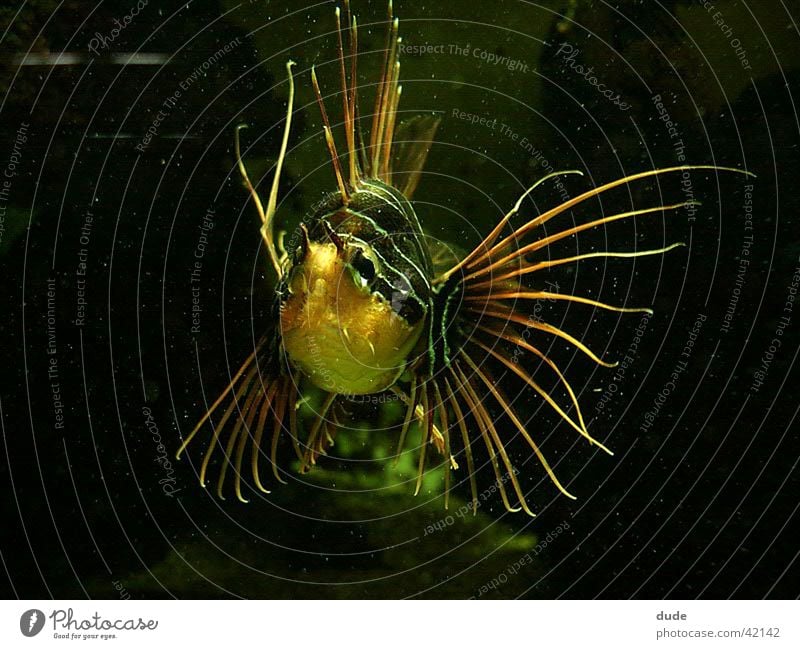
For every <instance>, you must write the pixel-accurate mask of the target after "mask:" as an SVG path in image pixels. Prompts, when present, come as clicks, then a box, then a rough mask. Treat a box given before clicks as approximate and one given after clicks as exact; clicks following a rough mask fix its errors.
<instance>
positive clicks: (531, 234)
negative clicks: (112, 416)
mask: <svg viewBox="0 0 800 649" xmlns="http://www.w3.org/2000/svg"><path fill="white" fill-rule="evenodd" d="M343 6H344V12H342V11H341V9H340V8H338V7H337V8H336V11H335V20H336V33H337V36H338V48H337V49H338V51H337V62H338V68H339V70H338V74H339V77H340V82H341V93H340V94H341V101H342V105H341V111H342V112H341V118H342V119H341V123H342V125H343V128H342V130H343V133H334V129H333V127H332V126H331V123H332V121H331V119H330V117H329V114H328V112H327V107H326V104H325V101H324V99H323V96H322V93H321V91H320V85H319V81H318V78H317V74H316V69H315V67H313V66H312V67H311V70H310V81H311V85H312V86H313V90H314V94H315V96H316V102H317V104H318V107H319V111H320V115H321V118H322V130H323V135H324V140H325V144H326V148H327V158H329V160H330V169H331V172H332V176H333V178H332V183H331V184H332V190H331V191H330V192H329V193H328V194H326V195H325V197H324V198H323V199H322V200H321V201H319V202H318V203H317V204H316V205H315V206H314V207H313V209H312V210H311V212H310V213H309V214H308V215H307V216H306V217H304V218H303V220H302V222H301V224H300V225H299V227H298V228H297V229H296V230H295V231H294V232H293V233H292V234H291V236H287V233H286V232H280V233H278V234H277V235H276V226H275V220H276V212H277V204H278V192H279V184H280V178H281V173H282V168H283V164H284V161H285V159H286V157H287V147H288V141H289V134H290V130H291V123H292V116H293V111H294V107H293V103H294V94H295V85H294V84H295V81H294V75H293V71H292V69H293V67H294V66H295V63H294V62H293V61H291V60H290V61H288V62H287V64H286V74H287V81H288V87H289V96H288V103H287V111H286V118H285V124H284V128H283V137H282V140H281V144H280V151H279V154H278V157H277V161H276V163H275V169H274V174H273V178H272V184H271V188H270V192H269V196H268V198H267V202H266V206H265V205H264V204H263V203H262V201H261V198H260V197H259V195H258V193H257V191H256V189H255V188H254V186H253V183H252V182H251V180H250V178H249V176H248V173H247V169H246V165H245V163H244V161H243V159H242V155H241V147H240V141H239V138H240V130H241V129H242V128H244V125H240V126H238V127H237V128H236V131H235V150H236V157H237V160H238V169H239V172H240V174H241V176H242V179H243V181H244V184H245V186H246V188H247V190H248V192H249V195H250V197H251V199H252V201H253V203H254V205H255V208H256V211H257V212H258V214H259V217H260V222H261V226H260V234H261V237H262V240H263V245H264V249H265V251H266V256H267V257H268V259H269V265H270V266H271V268H272V271H274V274H275V277H276V285H275V290H274V295H273V299H272V304H271V308H270V310H269V324H268V326H267V331H266V332H265V333H264V335H263V336H262V337H261V338H260V339H259V341H258V343H257V344H256V346H255V349H254V350H253V352H252V353H251V354H250V355H249V357H248V358H247V359H246V360H245V361H244V363H243V364H242V365H241V367H240V368H239V369H238V371H237V372H236V373H235V374H234V375H233V377H232V380H231V381H230V383H229V384H228V386H227V387H226V388H225V389H224V390H223V391H222V393H221V394H220V395H219V397H218V398H217V399H216V400H215V401H214V402H213V403H212V404H211V405H210V407H209V408H208V409H207V411H206V413H205V414H204V415H203V417H202V418H201V419H200V420H199V421H198V423H197V425H196V426H195V427H194V428H193V429H192V430H191V432H190V433H189V434H188V435H186V436H185V437H184V439H183V441H182V443H181V445H180V448H179V449H178V451H177V457H178V458H179V459H180V457H181V456H182V454H183V453H184V452H185V451H186V449H187V448H188V447H189V445H190V444H191V443H192V442H193V440H194V439H196V437H197V435H198V434H199V432H200V431H201V430H203V429H204V428H206V427H207V428H209V429H210V431H211V438H210V441H209V443H208V445H207V447H206V449H205V452H204V454H203V459H202V461H201V464H200V470H199V481H200V484H201V485H202V486H206V485H207V481H208V477H209V473H210V471H211V468H210V467H211V463H212V459H213V458H214V457H215V455H216V454H221V459H220V461H219V462H218V463H217V465H216V466H218V467H219V473H218V476H217V480H216V483H217V484H216V486H217V489H216V491H217V495H218V496H219V497H220V498H224V493H225V491H224V487H225V484H226V480H227V475H228V472H229V471H232V473H233V481H234V492H235V494H236V497H237V498H238V500H240V501H242V502H248V501H249V499H248V498H246V497H245V493H244V492H243V483H244V482H245V480H244V476H245V471H246V470H249V474H250V476H251V480H249V481H247V482H250V483H251V484H252V486H253V491H257V492H262V493H270V490H269V489H268V488H267V486H265V484H264V480H265V478H263V477H262V473H261V465H262V463H263V462H268V464H269V466H270V467H271V469H272V477H273V478H274V481H275V482H277V483H283V484H286V480H284V479H283V477H282V476H281V472H280V471H279V460H278V451H279V449H280V448H281V447H282V446H283V445H282V444H280V440H281V439H283V438H288V440H289V442H288V443H287V444H286V445H288V446H290V447H291V452H292V453H293V455H294V456H295V457H296V460H297V462H298V463H299V467H300V471H302V472H305V471H309V470H311V468H312V467H313V466H315V465H316V464H317V462H318V461H319V460H320V457H321V456H324V455H325V454H326V453H327V450H328V449H329V448H330V446H331V445H332V444H333V443H334V440H335V436H336V434H337V431H338V429H339V428H341V426H340V425H339V421H338V418H337V416H336V415H335V409H336V407H337V404H339V403H341V402H342V400H344V399H347V398H352V397H353V396H354V395H383V394H387V395H393V396H395V397H396V398H398V399H400V400H401V401H402V404H403V406H404V415H403V416H402V424H400V422H399V421H398V422H397V423H398V426H397V428H398V429H399V435H398V441H397V448H398V451H397V456H398V457H399V455H400V453H402V452H403V449H404V448H405V443H406V440H407V437H408V432H409V430H410V428H411V427H412V426H418V427H419V430H420V435H421V442H420V444H419V451H418V453H419V457H418V459H417V475H416V481H415V489H414V493H415V495H416V494H418V493H419V491H420V489H421V486H422V480H423V476H424V474H425V471H426V467H427V465H428V464H429V460H430V458H429V451H430V450H431V449H433V451H432V452H435V453H438V455H439V456H440V457H441V458H442V464H443V466H444V506H445V508H446V507H448V504H449V494H450V491H451V486H452V480H453V478H452V473H453V472H456V471H460V472H466V476H465V479H466V478H468V480H469V484H470V492H471V501H472V503H471V504H472V509H473V511H475V510H476V509H477V505H478V486H477V480H476V473H477V472H476V464H477V462H476V459H475V454H476V453H478V452H480V453H483V452H485V456H486V457H487V458H488V463H489V464H490V465H491V467H492V470H493V473H494V477H495V480H496V484H497V490H496V491H497V492H498V493H499V497H500V499H501V500H502V503H503V505H504V507H505V509H506V510H508V511H509V512H519V511H523V512H525V513H526V514H528V515H530V516H534V515H535V512H534V511H533V510H532V509H531V507H530V505H529V503H528V496H527V495H526V493H525V490H524V489H523V488H522V485H521V484H520V481H519V478H518V474H519V470H518V469H517V467H516V466H515V465H514V463H513V462H512V459H511V456H510V455H509V451H508V441H509V440H508V438H509V435H508V434H507V433H506V431H507V430H511V431H512V434H513V435H514V436H519V438H520V439H521V441H522V442H523V443H524V444H525V446H526V447H527V449H528V451H529V452H530V453H533V454H534V455H535V457H536V458H537V460H538V463H539V465H540V466H541V468H542V470H543V471H544V473H545V474H546V475H547V476H548V477H549V480H550V482H551V483H552V484H553V485H554V487H555V488H556V489H557V490H558V491H559V492H560V493H561V494H563V495H564V496H566V497H568V498H570V499H575V496H574V495H573V494H572V493H570V492H569V491H568V490H567V489H566V488H565V486H564V485H563V484H562V482H561V481H560V480H559V478H558V477H557V476H556V473H555V471H554V470H553V468H552V466H551V465H550V463H549V462H548V460H547V458H546V457H545V455H544V453H543V452H542V450H541V448H540V444H539V443H538V442H537V440H536V439H535V435H534V434H533V433H532V432H531V431H530V430H529V427H528V425H527V424H526V423H525V422H524V421H523V417H522V415H521V414H520V413H519V411H518V408H517V407H516V406H515V405H514V403H513V402H512V400H510V399H509V397H508V396H507V394H506V392H505V387H504V385H503V384H502V382H498V381H497V380H496V377H497V376H501V375H500V374H499V373H498V372H502V373H503V374H502V375H503V376H505V375H508V376H515V377H516V378H517V379H519V380H520V381H521V383H522V385H523V386H524V388H525V389H526V390H527V391H529V392H530V393H532V394H535V395H538V396H539V397H540V398H541V399H542V400H543V401H544V402H545V403H546V404H547V405H548V406H549V407H550V408H552V410H553V411H554V412H555V413H557V415H558V417H559V418H560V419H561V420H563V422H564V424H565V425H566V426H568V427H569V428H570V429H572V430H573V431H574V433H576V434H577V435H579V436H580V437H582V438H583V439H584V440H585V442H586V443H587V444H589V445H592V446H594V447H597V448H598V449H601V450H602V451H604V452H606V453H608V454H610V455H613V453H612V451H611V450H610V449H609V448H608V447H607V446H606V445H604V444H603V443H602V442H601V441H599V440H598V439H597V438H596V437H595V436H593V435H592V434H590V432H589V430H588V427H587V424H586V421H585V419H584V416H583V414H582V410H581V406H580V403H579V401H578V397H577V396H576V392H575V390H574V389H573V387H572V385H571V384H570V382H569V381H568V379H567V377H566V376H565V374H564V372H563V371H562V370H561V368H560V367H559V366H558V365H557V364H556V362H555V361H554V360H553V359H552V358H550V356H549V355H548V353H547V351H545V350H546V347H545V344H550V343H552V342H553V341H559V342H561V343H565V344H568V345H571V346H573V347H574V348H576V349H577V350H579V351H580V352H581V353H582V354H584V355H586V356H587V357H588V358H589V359H591V361H593V362H594V363H596V364H598V365H600V366H602V367H604V368H613V367H615V366H616V364H615V363H612V362H607V361H605V360H603V359H602V358H600V357H599V356H598V355H597V354H596V353H595V352H593V351H592V350H591V349H590V347H589V346H588V345H587V344H585V343H584V342H583V341H582V340H580V339H578V338H577V337H576V336H574V335H572V334H570V333H569V332H568V331H566V330H565V329H562V328H561V327H559V326H556V325H554V324H551V323H548V322H545V321H544V320H543V319H542V318H541V317H538V316H537V317H534V316H532V312H533V311H534V309H533V306H535V305H536V304H537V303H541V302H542V301H556V302H558V301H562V302H567V303H574V304H576V305H580V306H581V307H587V306H588V307H592V308H595V309H601V310H606V311H613V312H619V313H649V314H652V310H651V309H650V308H649V307H627V306H617V305H612V304H607V303H605V302H601V301H599V300H595V299H592V298H589V297H586V296H582V295H578V294H574V293H561V292H558V291H552V290H550V289H549V288H548V287H543V286H542V284H541V283H538V284H537V282H536V273H541V271H545V270H548V269H551V268H555V267H558V266H563V265H567V264H576V263H579V262H581V261H583V260H587V259H595V258H636V257H643V256H649V255H663V254H667V253H669V252H671V251H673V250H675V249H677V248H679V247H681V246H682V245H683V244H682V243H680V242H677V243H673V244H671V245H668V246H665V247H661V248H657V249H651V250H635V251H612V250H607V251H595V252H589V253H584V254H578V255H572V256H568V257H561V258H553V257H552V256H551V255H549V254H547V253H548V247H549V246H551V245H553V244H555V243H557V242H559V241H563V240H564V239H567V238H569V237H573V236H576V235H578V234H580V233H581V232H584V231H586V230H589V229H592V228H598V227H601V226H605V225H607V224H612V223H617V222H620V221H626V220H631V219H637V218H640V217H643V216H646V215H651V214H655V215H658V214H662V215H663V214H665V213H668V212H674V211H677V210H681V209H694V208H696V207H697V205H698V203H697V202H696V201H694V200H684V201H679V202H675V203H672V204H658V205H652V206H644V207H638V208H636V209H630V210H627V211H624V212H620V213H616V214H610V215H603V216H601V217H598V218H595V219H593V220H590V221H586V222H582V223H577V224H573V225H571V226H569V227H565V228H563V229H561V230H558V231H552V229H550V230H547V231H545V228H544V226H545V224H548V223H550V222H551V221H553V220H555V219H557V217H559V216H561V215H563V214H565V213H568V212H569V211H570V210H571V208H573V207H575V206H578V205H581V204H584V203H586V202H587V201H588V200H590V199H592V198H594V197H598V196H602V195H604V194H606V193H607V192H609V191H611V190H613V189H614V188H617V187H627V186H628V185H630V184H632V183H636V182H641V181H647V180H648V179H655V178H657V177H660V176H664V175H669V174H683V173H685V172H689V171H699V170H703V171H707V172H722V171H724V172H732V173H740V174H741V173H744V174H748V175H753V174H752V173H751V172H748V171H745V170H741V169H737V168H734V167H721V166H717V165H681V166H673V167H666V168H655V169H645V170H642V171H640V172H638V173H634V174H631V175H628V176H625V177H623V178H619V179H617V180H614V181H611V182H608V183H605V184H603V185H600V186H595V187H592V188H590V189H587V190H586V191H584V192H582V193H580V194H578V195H576V196H575V197H573V198H568V199H567V200H564V201H563V202H561V203H560V204H558V205H556V206H554V207H552V208H550V209H547V210H546V211H543V212H541V213H539V214H537V215H535V216H533V217H531V218H527V220H524V219H523V222H522V223H521V224H516V223H515V221H516V220H517V219H519V218H522V215H521V212H523V211H524V210H523V205H524V203H525V201H526V199H527V198H528V197H529V196H530V195H531V193H532V192H534V191H535V190H536V189H537V188H539V187H541V186H542V185H544V184H545V183H548V182H553V181H554V180H556V179H560V178H562V177H564V176H582V175H583V174H582V172H581V171H579V170H566V171H555V172H552V173H549V174H547V175H545V176H544V177H542V178H540V179H539V180H538V181H536V182H535V183H534V184H533V185H532V186H530V187H529V188H527V190H526V191H525V192H524V193H523V194H522V195H521V196H520V197H519V199H518V200H517V201H516V203H515V204H514V205H513V206H512V207H511V209H510V210H509V211H508V212H507V213H506V214H505V215H504V216H503V217H502V218H501V219H499V221H498V222H497V224H496V225H495V226H494V228H493V229H492V230H491V231H490V232H488V233H487V234H486V236H485V237H484V238H483V240H482V241H481V242H480V243H478V244H477V245H475V246H474V247H473V248H472V249H471V251H469V252H467V253H466V254H457V253H455V252H453V251H454V250H455V247H450V248H448V249H447V250H445V249H444V248H443V247H442V245H441V244H436V243H432V242H431V238H430V237H427V236H426V234H425V230H424V228H423V226H422V223H421V222H420V219H419V218H418V216H417V214H416V212H415V209H414V203H413V199H414V196H415V191H416V189H417V187H418V185H419V182H420V179H421V176H422V174H423V171H424V167H425V163H426V160H427V157H428V152H429V151H430V148H431V146H432V145H433V143H434V140H435V136H436V132H437V129H438V127H439V124H440V122H441V115H438V114H434V115H428V114H423V115H416V116H414V117H412V118H410V119H406V120H401V121H400V122H398V114H399V113H398V106H399V102H400V99H401V95H402V85H401V83H400V50H401V48H400V43H401V37H400V36H399V20H398V18H397V17H396V16H394V15H393V8H392V3H391V2H389V4H388V12H387V16H386V37H385V38H386V40H385V46H384V48H383V64H382V67H381V76H380V80H379V82H378V83H377V86H376V91H375V97H374V104H373V110H372V113H371V115H364V114H363V113H362V111H361V106H360V97H359V88H358V69H357V61H358V20H357V18H356V16H355V15H354V14H353V13H351V11H350V6H349V2H344V3H343ZM345 41H347V47H348V49H349V54H348V55H347V56H346V55H345ZM337 94H338V93H337ZM367 123H369V129H368V130H367V129H366V127H365V124H367ZM337 136H338V137H337ZM337 140H338V143H337ZM342 142H344V149H343V152H342V153H341V154H340V152H339V148H338V146H339V145H341V143H342ZM334 183H335V184H334ZM515 217H516V218H515ZM522 354H527V357H528V358H529V359H532V360H534V361H535V362H536V363H537V364H538V365H539V366H540V367H539V368H537V369H538V370H539V371H541V370H546V371H548V372H550V373H551V375H552V377H553V379H554V380H556V381H557V384H558V385H560V386H561V388H562V390H563V393H562V394H566V395H568V402H567V403H559V402H558V401H557V399H556V398H555V397H554V396H553V395H552V394H551V393H550V391H548V390H546V389H545V388H544V387H542V383H543V382H542V381H541V380H537V378H538V377H537V376H536V374H537V372H536V371H534V370H532V369H530V368H529V367H526V363H525V362H521V361H520V357H521V355H522ZM527 365H531V363H530V362H529V363H527ZM305 386H313V388H315V389H317V390H320V391H322V393H323V394H324V395H325V396H324V398H323V399H322V405H321V407H320V408H319V409H318V410H317V412H316V413H315V414H314V416H313V418H312V419H311V421H309V422H300V421H298V419H299V417H298V408H299V406H300V404H301V403H302V402H303V400H304V398H305V397H304V389H305ZM217 415H218V417H217ZM462 458H463V460H462ZM248 465H249V468H248V469H246V468H245V467H247V466H248ZM464 465H465V466H464ZM462 475H463V473H462Z"/></svg>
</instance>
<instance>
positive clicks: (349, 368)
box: [281, 243, 423, 394]
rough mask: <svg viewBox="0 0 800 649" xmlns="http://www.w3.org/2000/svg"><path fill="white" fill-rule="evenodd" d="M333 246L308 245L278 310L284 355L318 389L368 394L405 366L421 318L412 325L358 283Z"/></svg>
mask: <svg viewBox="0 0 800 649" xmlns="http://www.w3.org/2000/svg"><path fill="white" fill-rule="evenodd" d="M347 272H348V271H347V269H346V267H345V265H344V264H343V263H342V261H341V260H340V259H339V257H338V255H337V251H336V247H335V246H333V245H332V244H320V243H312V244H311V246H310V249H309V251H308V254H307V256H306V259H305V262H304V263H303V265H302V267H301V268H298V269H296V272H295V274H294V276H293V277H292V279H291V281H290V296H289V297H288V298H287V300H286V301H285V303H284V304H283V305H282V309H281V335H282V339H283V344H284V348H285V350H286V353H287V355H288V356H289V358H290V359H291V361H292V362H293V364H294V365H295V366H297V367H298V368H299V369H300V370H302V372H303V373H304V374H305V375H306V376H308V378H309V379H310V380H311V381H312V382H313V383H314V384H315V385H317V386H318V387H320V388H322V389H324V390H327V391H329V392H337V393H339V394H370V393H374V392H381V391H383V390H385V389H386V388H388V387H390V386H391V385H392V384H393V383H394V382H395V381H396V380H397V378H398V377H399V376H400V374H401V373H402V372H403V370H404V369H405V366H406V359H407V357H408V355H409V353H410V352H411V350H412V349H413V347H414V345H415V344H416V343H417V341H418V340H419V337H420V334H421V332H422V328H423V322H420V323H418V324H417V325H416V326H414V327H412V326H410V325H409V324H408V323H407V322H406V321H405V320H404V319H403V318H401V317H400V316H398V315H397V314H396V313H395V312H394V311H393V310H392V308H391V305H389V304H388V303H387V302H386V301H385V300H384V299H383V298H382V297H381V296H379V295H375V294H372V293H370V291H369V290H368V289H366V288H365V287H358V286H356V285H355V284H354V283H353V282H352V280H351V278H350V277H349V276H348V275H347Z"/></svg>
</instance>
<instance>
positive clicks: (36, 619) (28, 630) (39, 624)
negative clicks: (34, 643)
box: [19, 608, 44, 638]
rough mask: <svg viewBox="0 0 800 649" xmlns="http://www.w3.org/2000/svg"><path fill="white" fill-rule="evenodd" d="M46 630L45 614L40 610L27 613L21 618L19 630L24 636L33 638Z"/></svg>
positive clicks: (33, 609)
mask: <svg viewBox="0 0 800 649" xmlns="http://www.w3.org/2000/svg"><path fill="white" fill-rule="evenodd" d="M42 628H44V613H42V612H41V611H40V610H39V609H38V608H32V609H31V610H29V611H25V612H24V613H23V614H22V616H21V617H20V618H19V630H20V631H22V635H24V636H27V637H28V638H32V637H33V636H35V635H36V634H37V633H39V631H41V630H42Z"/></svg>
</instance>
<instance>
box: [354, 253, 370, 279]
mask: <svg viewBox="0 0 800 649" xmlns="http://www.w3.org/2000/svg"><path fill="white" fill-rule="evenodd" d="M350 264H351V265H352V267H353V268H354V269H355V271H356V272H357V273H358V274H359V275H361V279H363V280H364V281H365V282H366V283H369V282H371V281H372V280H373V279H374V278H375V264H373V263H372V260H371V259H370V258H369V257H367V256H366V255H365V254H364V253H363V252H362V251H361V250H356V253H355V254H354V255H353V258H352V260H351V261H350Z"/></svg>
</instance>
